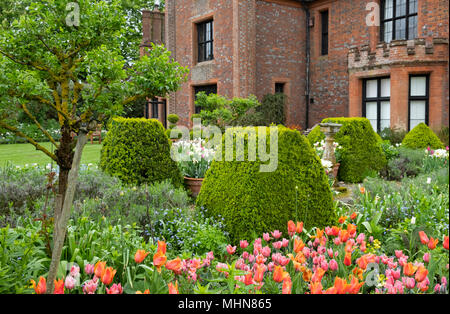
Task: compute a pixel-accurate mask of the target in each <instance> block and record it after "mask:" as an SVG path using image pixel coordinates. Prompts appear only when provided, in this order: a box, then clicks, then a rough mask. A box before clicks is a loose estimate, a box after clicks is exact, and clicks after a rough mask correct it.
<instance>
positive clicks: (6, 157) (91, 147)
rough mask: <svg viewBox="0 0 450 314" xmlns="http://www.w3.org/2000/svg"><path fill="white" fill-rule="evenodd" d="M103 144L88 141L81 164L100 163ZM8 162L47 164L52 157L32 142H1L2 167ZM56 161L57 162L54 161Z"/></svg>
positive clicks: (17, 164) (19, 164)
mask: <svg viewBox="0 0 450 314" xmlns="http://www.w3.org/2000/svg"><path fill="white" fill-rule="evenodd" d="M40 144H41V145H42V146H44V147H45V148H47V149H48V150H50V151H52V150H54V149H55V147H54V146H53V147H51V146H52V145H51V143H50V142H47V143H40ZM101 148H102V145H99V144H98V143H97V142H95V141H94V144H91V143H90V142H88V143H87V144H86V146H85V148H84V150H83V155H82V157H81V164H89V163H92V164H98V162H99V160H100V149H101ZM8 162H10V163H12V164H13V165H14V166H24V165H25V164H30V165H31V164H33V163H36V164H38V165H47V164H48V163H50V162H51V159H50V157H48V156H47V155H45V154H44V153H43V152H41V151H38V150H36V149H35V147H34V146H33V145H31V144H28V143H25V144H1V145H0V167H3V166H5V165H6V164H7V163H8ZM54 163H55V162H54Z"/></svg>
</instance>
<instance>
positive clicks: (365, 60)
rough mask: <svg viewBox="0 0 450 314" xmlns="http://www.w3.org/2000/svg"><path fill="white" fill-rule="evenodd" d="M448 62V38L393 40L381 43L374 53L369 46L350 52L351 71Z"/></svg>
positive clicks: (357, 47)
mask: <svg viewBox="0 0 450 314" xmlns="http://www.w3.org/2000/svg"><path fill="white" fill-rule="evenodd" d="M446 62H448V39H447V38H433V39H432V40H425V39H424V38H417V39H412V40H393V41H392V42H390V43H385V42H383V43H379V44H378V45H377V46H376V49H375V50H373V51H371V50H370V47H369V45H361V46H352V47H350V49H349V52H348V69H349V71H354V70H357V71H365V70H372V69H377V68H382V67H386V66H397V65H405V66H412V65H430V64H433V63H446Z"/></svg>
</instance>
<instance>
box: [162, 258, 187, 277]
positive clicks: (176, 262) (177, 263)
mask: <svg viewBox="0 0 450 314" xmlns="http://www.w3.org/2000/svg"><path fill="white" fill-rule="evenodd" d="M182 267H183V265H182V262H181V259H180V258H179V257H177V258H176V259H173V260H171V261H168V262H167V264H166V268H167V269H168V270H171V271H173V272H174V273H175V274H176V275H179V274H181V268H182Z"/></svg>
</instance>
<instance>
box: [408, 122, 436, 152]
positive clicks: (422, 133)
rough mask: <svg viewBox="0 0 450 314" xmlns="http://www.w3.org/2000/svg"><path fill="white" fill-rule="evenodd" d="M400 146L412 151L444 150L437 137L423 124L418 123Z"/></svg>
mask: <svg viewBox="0 0 450 314" xmlns="http://www.w3.org/2000/svg"><path fill="white" fill-rule="evenodd" d="M402 145H403V146H405V147H408V148H414V149H424V148H428V147H431V148H434V149H440V148H444V144H443V143H442V142H441V140H440V139H439V137H438V136H437V135H436V134H435V133H434V132H433V130H431V129H430V128H429V127H428V126H427V125H426V124H425V123H419V124H418V125H416V126H415V127H414V128H413V129H412V130H411V131H409V132H408V134H406V136H405V138H404V139H403V141H402Z"/></svg>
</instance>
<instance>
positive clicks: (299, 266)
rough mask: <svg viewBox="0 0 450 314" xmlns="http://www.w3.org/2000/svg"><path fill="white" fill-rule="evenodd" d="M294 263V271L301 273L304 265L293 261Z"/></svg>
mask: <svg viewBox="0 0 450 314" xmlns="http://www.w3.org/2000/svg"><path fill="white" fill-rule="evenodd" d="M292 263H293V264H294V269H295V271H301V269H302V264H301V263H299V262H296V261H292Z"/></svg>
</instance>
